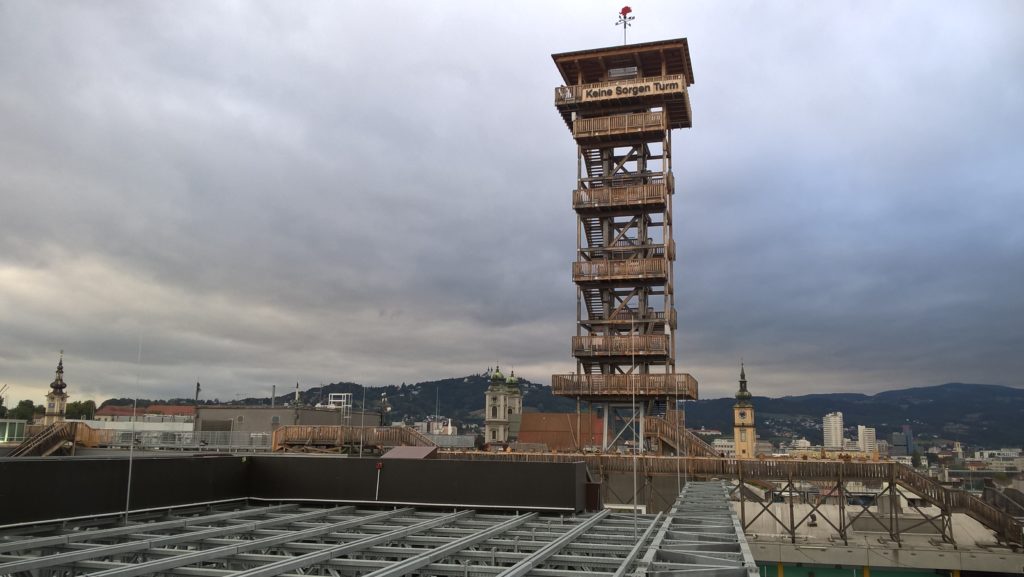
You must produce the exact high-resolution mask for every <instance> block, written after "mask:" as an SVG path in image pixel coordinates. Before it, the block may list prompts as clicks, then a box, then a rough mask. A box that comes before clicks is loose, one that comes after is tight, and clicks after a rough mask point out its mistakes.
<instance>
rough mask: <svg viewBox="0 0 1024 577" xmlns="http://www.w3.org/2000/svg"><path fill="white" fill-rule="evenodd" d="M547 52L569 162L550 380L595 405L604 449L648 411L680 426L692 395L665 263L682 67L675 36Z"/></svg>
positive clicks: (686, 116)
mask: <svg viewBox="0 0 1024 577" xmlns="http://www.w3.org/2000/svg"><path fill="white" fill-rule="evenodd" d="M552 58H553V59H554V61H555V65H556V66H557V67H558V71H559V72H560V73H561V75H562V79H563V80H564V82H565V84H564V85H563V86H560V87H558V88H556V89H555V106H556V107H557V108H558V112H559V113H560V114H561V115H562V118H563V119H564V120H565V123H566V125H567V126H568V127H569V130H570V131H571V132H572V136H573V138H574V139H575V140H576V146H577V150H578V162H577V185H576V190H574V191H573V196H572V203H573V208H574V209H575V211H576V230H577V244H576V261H575V262H574V263H573V266H572V278H573V282H575V283H576V321H577V322H576V336H574V337H573V338H572V353H573V356H575V357H576V372H575V373H573V374H567V375H553V376H552V377H551V384H552V387H553V390H554V393H555V394H557V395H561V396H566V397H573V398H576V399H577V400H578V401H579V400H583V401H587V402H589V403H590V404H591V406H592V407H593V406H595V405H596V406H598V407H600V408H601V410H602V411H603V415H604V419H605V435H604V447H603V449H605V450H607V449H610V448H612V447H614V446H615V445H621V444H627V445H628V444H630V443H629V440H630V439H633V440H634V442H635V440H636V439H643V438H644V437H645V432H644V430H643V427H644V426H645V422H646V423H650V418H651V417H662V416H664V418H665V420H666V421H669V422H670V424H671V426H673V427H679V428H680V429H681V428H682V415H681V414H680V413H678V412H677V411H676V410H675V409H676V406H677V405H676V403H675V401H676V400H684V399H696V398H697V381H696V380H695V379H694V378H693V377H691V376H690V375H688V374H686V373H677V372H676V359H675V350H676V342H675V333H676V309H675V301H674V287H673V266H672V265H673V263H674V261H675V258H676V247H675V241H674V240H673V222H672V197H673V194H674V192H675V179H674V177H673V174H672V130H673V129H676V128H689V127H690V126H691V125H692V120H691V119H692V117H691V112H690V99H689V95H688V94H687V87H688V86H690V85H692V84H693V72H692V70H691V66H690V52H689V47H688V45H687V42H686V39H685V38H680V39H675V40H665V41H660V42H649V43H644V44H631V45H624V46H616V47H611V48H599V49H594V50H583V51H579V52H567V53H564V54H555V55H553V56H552ZM637 425H639V429H640V430H639V433H638V432H637ZM648 426H650V425H648ZM630 427H632V429H631V431H630Z"/></svg>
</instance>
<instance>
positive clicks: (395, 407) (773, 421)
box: [101, 374, 1024, 447]
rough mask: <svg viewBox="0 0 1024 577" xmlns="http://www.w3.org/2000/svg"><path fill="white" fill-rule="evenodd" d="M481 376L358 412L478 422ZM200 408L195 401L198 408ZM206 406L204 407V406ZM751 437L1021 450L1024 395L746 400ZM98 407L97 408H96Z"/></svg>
mask: <svg viewBox="0 0 1024 577" xmlns="http://www.w3.org/2000/svg"><path fill="white" fill-rule="evenodd" d="M520 384H521V386H522V388H523V394H524V397H523V406H524V407H525V409H526V410H527V411H542V412H563V411H574V410H576V403H575V401H574V400H573V399H567V398H562V397H555V396H553V395H552V394H551V387H548V386H544V385H540V384H537V383H531V382H529V381H523V382H521V383H520ZM486 389H487V376H486V375H483V374H479V375H468V376H465V377H457V378H450V379H442V380H439V381H425V382H422V383H416V384H412V385H408V384H405V383H403V384H401V385H388V386H384V387H367V388H366V406H367V408H368V409H370V410H376V408H377V407H379V406H380V405H379V402H380V395H381V394H382V393H383V394H386V395H387V397H388V402H389V403H390V404H391V406H392V413H391V415H392V419H393V420H395V421H397V420H401V419H406V420H410V421H417V420H422V419H424V418H425V417H426V416H427V415H431V414H434V411H435V403H436V404H437V407H438V408H437V410H438V411H439V412H440V414H441V415H443V416H446V417H452V418H454V419H456V421H458V422H459V423H482V422H483V408H484V391H485V390H486ZM331 393H352V396H353V399H354V401H355V406H356V408H359V407H361V406H362V401H363V386H362V385H359V384H356V383H345V382H342V383H333V384H329V385H324V386H323V387H322V388H321V387H314V388H311V389H306V390H304V391H301V392H300V393H299V397H300V399H301V401H302V403H304V404H310V405H313V404H316V403H318V402H320V401H321V400H326V399H327V397H328V395H330V394H331ZM293 399H294V392H289V393H287V394H282V395H280V396H278V397H277V403H278V404H284V403H287V402H290V401H292V400H293ZM202 402H204V401H201V403H202ZM210 402H212V401H205V403H210ZM733 402H734V400H733V399H732V398H725V399H709V400H703V401H693V402H689V403H687V404H686V422H687V426H688V427H691V428H700V427H706V428H709V429H718V430H720V431H722V432H724V433H729V432H731V431H732V405H733ZM753 402H754V407H755V408H756V410H757V421H758V433H759V434H760V435H761V437H762V438H766V439H770V440H772V441H775V442H778V441H780V440H787V439H792V438H799V437H805V438H807V439H808V440H810V441H811V442H812V443H816V444H817V443H821V441H822V438H821V418H822V417H823V416H824V415H825V414H826V413H831V412H834V411H840V412H842V413H843V420H844V423H845V425H846V427H847V433H846V436H847V437H849V438H851V439H852V438H856V426H857V425H867V426H870V427H874V428H875V430H876V431H877V435H878V438H879V439H886V440H888V439H890V438H891V434H892V433H893V432H895V431H898V430H899V429H900V427H901V426H902V425H903V424H910V426H911V427H912V428H913V430H914V434H915V436H916V437H917V438H918V439H919V440H926V441H927V440H934V439H940V440H942V439H944V440H949V441H954V440H956V441H961V442H963V443H966V444H968V445H970V446H973V447H979V446H981V447H1002V446H1009V447H1014V446H1016V447H1020V446H1024V427H1021V426H1020V425H1019V423H1022V422H1024V390H1022V389H1015V388H1012V387H1003V386H998V385H970V384H962V383H949V384H945V385H938V386H932V387H919V388H913V389H902V390H897V391H886V392H884V393H878V394H876V395H861V394H855V393H832V394H815V395H801V396H790V397H782V398H778V399H772V398H768V397H754V400H753ZM131 403H132V400H131V399H109V400H107V401H104V402H103V405H108V404H121V405H130V404H131ZM152 403H158V404H161V403H171V404H178V403H181V404H190V403H191V400H185V399H171V400H169V401H148V400H139V406H140V407H145V406H147V405H149V404H152ZM225 403H226V404H249V405H252V404H266V405H269V404H270V398H269V397H264V398H246V399H236V400H232V401H226V402H225ZM103 405H101V406H103Z"/></svg>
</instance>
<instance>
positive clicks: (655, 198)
mask: <svg viewBox="0 0 1024 577" xmlns="http://www.w3.org/2000/svg"><path fill="white" fill-rule="evenodd" d="M667 198H668V187H667V186H665V183H664V182H655V183H650V184H636V185H632V186H612V187H600V188H578V189H576V190H574V191H572V207H573V208H574V209H581V208H610V207H618V206H642V205H648V204H655V205H662V204H665V203H666V202H667Z"/></svg>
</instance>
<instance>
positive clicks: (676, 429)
mask: <svg viewBox="0 0 1024 577" xmlns="http://www.w3.org/2000/svg"><path fill="white" fill-rule="evenodd" d="M644 427H645V428H646V430H647V435H648V436H650V437H654V438H657V439H658V441H660V442H661V443H665V444H668V445H671V446H672V448H673V449H675V450H676V453H677V454H678V455H681V456H686V457H718V453H716V452H715V449H714V448H712V447H711V445H709V444H707V443H705V442H704V440H702V439H701V438H700V437H698V436H697V435H695V434H694V433H693V432H692V431H690V430H688V429H687V428H686V427H685V426H684V424H683V413H682V411H676V410H673V409H667V410H666V411H665V416H663V417H647V418H646V420H645V422H644Z"/></svg>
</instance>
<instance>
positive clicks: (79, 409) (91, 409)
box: [64, 400, 96, 420]
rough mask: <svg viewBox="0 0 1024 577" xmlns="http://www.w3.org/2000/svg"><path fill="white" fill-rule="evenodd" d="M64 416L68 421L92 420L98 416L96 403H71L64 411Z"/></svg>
mask: <svg viewBox="0 0 1024 577" xmlns="http://www.w3.org/2000/svg"><path fill="white" fill-rule="evenodd" d="M64 416H65V417H66V418H68V419H85V420H89V419H92V418H93V417H95V416H96V402H95V401H92V400H88V401H73V402H70V403H68V406H67V408H66V409H65V411H64Z"/></svg>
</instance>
